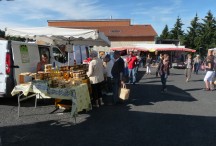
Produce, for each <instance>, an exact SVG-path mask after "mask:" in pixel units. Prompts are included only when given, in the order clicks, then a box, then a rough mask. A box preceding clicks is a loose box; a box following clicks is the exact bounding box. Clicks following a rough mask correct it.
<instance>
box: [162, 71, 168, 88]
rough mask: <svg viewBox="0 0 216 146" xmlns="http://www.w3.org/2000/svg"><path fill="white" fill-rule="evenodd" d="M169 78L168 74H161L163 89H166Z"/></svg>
mask: <svg viewBox="0 0 216 146" xmlns="http://www.w3.org/2000/svg"><path fill="white" fill-rule="evenodd" d="M167 78H168V76H167V74H162V75H161V83H162V90H164V89H166V81H167Z"/></svg>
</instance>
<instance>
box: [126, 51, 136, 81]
mask: <svg viewBox="0 0 216 146" xmlns="http://www.w3.org/2000/svg"><path fill="white" fill-rule="evenodd" d="M126 61H127V64H128V73H129V74H128V78H129V82H128V83H133V84H135V82H136V72H135V71H136V63H137V57H136V56H134V52H133V51H130V55H129V56H128V57H127V59H126Z"/></svg>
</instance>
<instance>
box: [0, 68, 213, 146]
mask: <svg viewBox="0 0 216 146" xmlns="http://www.w3.org/2000/svg"><path fill="white" fill-rule="evenodd" d="M204 74H205V72H200V73H199V74H198V75H195V74H192V78H191V80H190V81H189V82H185V80H186V78H185V76H184V70H183V69H171V75H170V76H169V78H168V82H167V85H168V91H167V92H166V93H161V92H160V89H161V82H160V78H156V77H155V70H154V69H153V71H152V75H145V69H140V70H139V74H138V77H137V78H138V82H137V83H136V84H135V85H130V84H127V87H128V88H130V89H131V93H130V98H129V100H128V101H125V102H124V103H123V104H118V105H112V106H108V105H104V106H102V107H100V108H93V110H91V111H88V112H85V111H83V112H81V113H79V115H78V117H77V119H76V124H75V121H74V119H73V118H71V117H70V112H63V111H62V110H59V111H56V112H54V113H52V114H51V112H52V111H53V110H54V109H55V107H54V105H53V100H40V101H39V103H38V106H37V108H34V100H33V99H30V100H28V101H25V102H23V103H22V104H21V109H20V117H19V118H18V117H17V99H0V146H68V145H73V146H215V145H216V91H203V90H202V88H204V82H203V77H204ZM110 98H111V97H110V96H105V95H104V100H105V101H109V100H110Z"/></svg>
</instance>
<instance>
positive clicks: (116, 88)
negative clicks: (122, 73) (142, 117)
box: [113, 78, 120, 104]
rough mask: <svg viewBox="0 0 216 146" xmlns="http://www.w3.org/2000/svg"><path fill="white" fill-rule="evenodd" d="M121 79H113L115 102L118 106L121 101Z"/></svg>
mask: <svg viewBox="0 0 216 146" xmlns="http://www.w3.org/2000/svg"><path fill="white" fill-rule="evenodd" d="M119 89H120V79H119V78H113V102H114V104H116V103H117V102H118V101H119Z"/></svg>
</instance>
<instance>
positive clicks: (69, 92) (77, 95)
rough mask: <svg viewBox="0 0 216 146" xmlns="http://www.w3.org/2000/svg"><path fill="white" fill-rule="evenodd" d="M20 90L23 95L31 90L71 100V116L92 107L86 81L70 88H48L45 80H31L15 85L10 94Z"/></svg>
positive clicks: (17, 92)
mask: <svg viewBox="0 0 216 146" xmlns="http://www.w3.org/2000/svg"><path fill="white" fill-rule="evenodd" d="M20 92H22V93H23V95H24V96H27V95H28V93H29V92H31V93H38V94H43V95H46V97H49V98H58V99H66V100H72V111H71V114H72V115H73V116H74V115H75V114H77V113H78V112H80V111H83V110H84V109H85V110H87V111H88V110H90V109H91V108H92V106H91V100H90V95H89V91H88V85H87V84H86V83H83V84H80V85H78V86H73V87H71V88H50V87H48V82H47V81H33V82H29V83H24V84H19V85H17V86H15V87H14V89H13V91H12V92H11V94H12V95H13V96H14V95H16V94H19V93H20Z"/></svg>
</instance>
